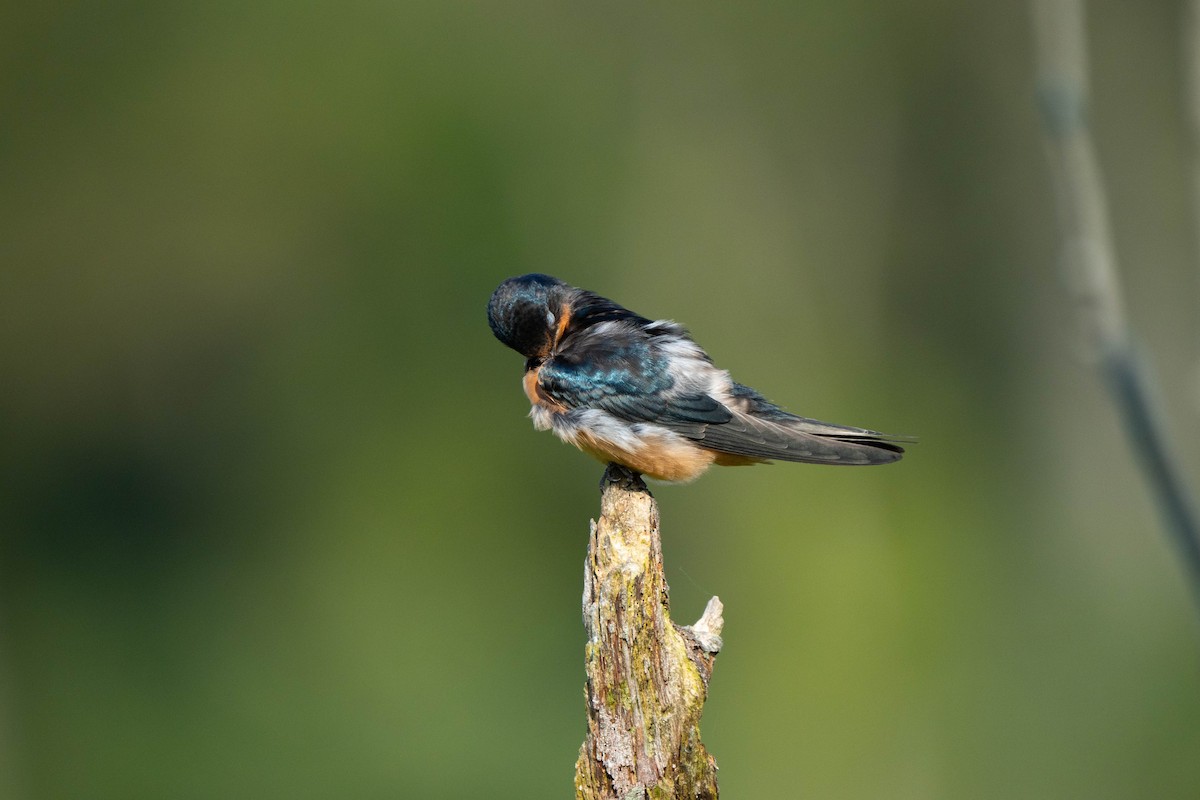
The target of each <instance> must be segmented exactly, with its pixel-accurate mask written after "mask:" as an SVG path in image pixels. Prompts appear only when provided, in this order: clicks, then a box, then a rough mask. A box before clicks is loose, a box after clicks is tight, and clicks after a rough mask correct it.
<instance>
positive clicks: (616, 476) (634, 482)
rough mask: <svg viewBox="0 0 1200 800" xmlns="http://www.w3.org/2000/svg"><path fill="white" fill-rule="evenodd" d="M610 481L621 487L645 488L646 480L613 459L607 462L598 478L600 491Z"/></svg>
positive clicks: (643, 489)
mask: <svg viewBox="0 0 1200 800" xmlns="http://www.w3.org/2000/svg"><path fill="white" fill-rule="evenodd" d="M610 483H615V484H617V485H618V486H620V487H622V488H623V489H635V490H642V491H645V489H646V482H645V481H643V480H642V476H641V474H640V473H638V472H634V471H633V470H631V469H630V468H629V467H627V466H625V465H624V464H618V463H616V462H615V461H611V462H609V464H608V468H607V469H605V470H604V476H603V477H602V478H600V491H601V492H603V491H604V489H605V487H607V486H608V485H609V484H610Z"/></svg>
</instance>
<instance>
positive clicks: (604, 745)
mask: <svg viewBox="0 0 1200 800" xmlns="http://www.w3.org/2000/svg"><path fill="white" fill-rule="evenodd" d="M600 488H601V499H600V519H599V521H598V522H593V523H592V529H591V537H590V539H589V541H588V555H587V564H586V566H585V569H584V578H583V581H584V583H583V624H584V627H585V628H586V629H587V634H588V641H587V648H586V662H587V687H586V695H587V715H588V730H587V737H586V738H585V739H584V742H583V746H582V747H581V748H580V751H579V760H578V761H577V762H576V764H575V796H576V798H578V799H579V800H601V798H603V800H612V799H614V798H615V799H616V800H630V799H631V798H634V799H636V798H644V799H646V800H649V798H655V799H657V798H680V799H682V798H716V797H717V765H716V762H715V761H714V760H713V757H712V756H711V755H709V754H708V751H707V750H706V749H705V748H704V745H703V743H702V742H701V741H700V714H701V712H702V711H703V709H704V700H705V698H706V697H707V695H708V679H709V677H710V676H711V675H712V669H713V659H714V657H715V656H716V653H717V652H718V651H719V650H720V649H721V628H722V626H723V625H724V620H723V618H722V616H721V612H722V606H721V601H720V599H718V598H716V597H714V598H712V599H711V600H709V601H708V607H707V608H706V609H705V610H704V616H702V617H701V618H700V620H699V621H698V622H697V623H696V624H695V625H691V626H684V627H680V626H678V625H676V624H675V623H673V622H671V616H670V603H669V600H668V597H667V582H666V580H665V579H664V578H663V565H662V541H661V539H660V538H659V533H658V506H657V504H656V503H655V502H654V498H653V497H652V496H651V494H650V492H649V491H648V490H647V489H646V484H645V483H643V482H642V480H641V478H640V477H639V476H637V475H635V474H633V473H631V472H630V471H629V470H627V469H625V468H624V467H620V466H617V465H615V464H610V465H609V466H608V469H607V470H606V471H605V473H604V478H603V480H602V481H601V483H600Z"/></svg>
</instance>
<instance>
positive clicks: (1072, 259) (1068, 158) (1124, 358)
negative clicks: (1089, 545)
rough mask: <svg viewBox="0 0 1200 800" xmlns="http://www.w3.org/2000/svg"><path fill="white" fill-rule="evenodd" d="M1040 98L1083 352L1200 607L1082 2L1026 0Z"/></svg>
mask: <svg viewBox="0 0 1200 800" xmlns="http://www.w3.org/2000/svg"><path fill="white" fill-rule="evenodd" d="M1032 5H1033V27H1034V37H1035V47H1036V53H1037V67H1038V73H1037V80H1038V100H1039V105H1040V108H1041V112H1042V120H1043V125H1044V128H1045V134H1046V144H1047V150H1048V152H1049V155H1050V164H1051V168H1052V171H1053V173H1054V183H1055V189H1056V193H1057V198H1058V208H1059V219H1060V220H1061V224H1062V229H1063V240H1064V253H1063V261H1064V266H1065V268H1066V271H1067V284H1068V286H1069V287H1070V291H1071V293H1072V295H1073V299H1074V301H1075V305H1076V307H1077V309H1078V311H1079V318H1080V323H1081V325H1082V326H1083V329H1084V333H1085V335H1086V337H1087V342H1088V346H1089V349H1090V350H1091V352H1092V353H1093V354H1094V355H1095V358H1096V361H1097V364H1098V366H1099V368H1100V370H1101V372H1102V374H1103V377H1104V378H1105V383H1106V385H1107V387H1108V390H1109V392H1110V393H1111V395H1112V399H1113V402H1114V403H1115V404H1116V406H1117V409H1118V411H1119V413H1120V414H1121V417H1122V419H1123V421H1124V423H1125V428H1126V431H1127V432H1128V434H1129V437H1130V442H1131V444H1132V446H1133V449H1134V450H1135V451H1136V452H1137V454H1138V456H1139V459H1140V463H1141V465H1142V468H1143V470H1144V472H1145V474H1146V477H1147V479H1148V480H1149V482H1150V485H1151V488H1152V490H1153V491H1154V493H1155V495H1156V496H1157V499H1158V501H1159V506H1160V508H1161V509H1162V513H1163V516H1164V519H1165V522H1166V527H1167V530H1168V531H1169V533H1170V535H1171V536H1172V538H1173V540H1174V544H1175V546H1176V550H1177V552H1178V553H1179V555H1180V557H1181V558H1182V559H1183V561H1184V568H1185V570H1186V573H1187V578H1188V580H1189V582H1190V584H1191V587H1192V590H1193V592H1194V593H1195V599H1196V601H1197V603H1198V604H1200V523H1198V522H1197V515H1196V506H1195V504H1194V502H1193V501H1192V498H1191V496H1190V495H1189V493H1188V490H1187V488H1186V487H1185V485H1184V481H1183V479H1182V477H1181V475H1180V470H1179V467H1178V464H1177V462H1176V461H1175V459H1174V458H1173V457H1172V455H1171V453H1170V452H1169V450H1168V448H1167V436H1166V434H1165V429H1166V425H1165V424H1164V422H1163V415H1162V412H1161V410H1160V409H1159V408H1158V406H1157V405H1156V404H1155V403H1154V402H1153V391H1152V389H1151V386H1150V382H1149V380H1148V379H1147V377H1146V372H1145V370H1144V369H1143V367H1142V363H1141V358H1140V357H1139V355H1138V353H1137V351H1136V348H1135V347H1134V346H1133V342H1132V336H1131V334H1130V331H1129V325H1128V322H1127V320H1126V317H1125V309H1124V303H1123V302H1122V299H1121V287H1120V282H1119V280H1118V276H1117V263H1116V251H1115V248H1114V247H1113V241H1112V233H1111V231H1110V229H1109V224H1108V218H1109V215H1108V203H1107V200H1106V199H1105V194H1104V185H1103V182H1102V181H1101V178H1100V169H1099V166H1098V162H1097V159H1096V153H1095V147H1094V146H1093V144H1092V138H1091V132H1090V130H1089V127H1088V119H1087V103H1088V82H1087V72H1088V65H1087V43H1086V36H1085V28H1084V14H1083V2H1082V0H1033V3H1032Z"/></svg>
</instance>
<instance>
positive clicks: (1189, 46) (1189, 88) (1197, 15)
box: [1180, 0, 1200, 403]
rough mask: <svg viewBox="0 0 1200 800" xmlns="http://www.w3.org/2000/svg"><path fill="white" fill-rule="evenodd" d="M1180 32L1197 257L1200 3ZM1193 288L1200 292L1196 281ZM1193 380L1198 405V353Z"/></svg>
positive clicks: (1193, 2)
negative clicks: (1190, 150) (1181, 37)
mask: <svg viewBox="0 0 1200 800" xmlns="http://www.w3.org/2000/svg"><path fill="white" fill-rule="evenodd" d="M1180 30H1181V31H1182V36H1183V63H1184V84H1183V89H1184V98H1183V104H1184V107H1185V108H1186V110H1187V121H1188V133H1189V134H1190V143H1191V149H1192V152H1191V159H1192V213H1193V215H1194V219H1193V224H1192V230H1193V232H1194V233H1195V235H1196V241H1195V250H1194V252H1195V254H1196V255H1197V257H1200V0H1187V2H1186V3H1185V5H1184V9H1183V24H1182V26H1181V28H1180ZM1196 289H1197V291H1198V292H1200V282H1198V283H1197V285H1196ZM1197 300H1200V297H1198V298H1197ZM1193 378H1194V381H1195V382H1194V384H1193V385H1194V387H1195V391H1196V401H1197V403H1200V351H1198V352H1197V358H1196V374H1195V375H1194V376H1193Z"/></svg>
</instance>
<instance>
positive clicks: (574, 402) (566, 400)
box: [538, 337, 733, 438]
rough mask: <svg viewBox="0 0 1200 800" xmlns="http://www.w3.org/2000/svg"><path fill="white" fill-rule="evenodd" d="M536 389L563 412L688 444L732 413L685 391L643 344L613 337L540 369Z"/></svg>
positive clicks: (714, 401)
mask: <svg viewBox="0 0 1200 800" xmlns="http://www.w3.org/2000/svg"><path fill="white" fill-rule="evenodd" d="M538 388H539V391H541V392H543V393H544V394H545V395H546V396H547V397H549V398H550V399H551V400H553V401H555V402H556V403H558V404H560V405H562V406H563V407H564V408H567V409H598V410H601V411H605V412H607V413H609V414H612V415H613V416H614V417H617V418H618V419H622V420H625V421H627V422H649V423H654V424H657V425H661V426H663V427H666V428H669V429H671V430H675V431H676V432H678V433H680V434H682V435H684V436H688V437H689V438H691V437H694V436H697V435H700V434H702V432H703V428H704V426H705V425H710V424H719V423H723V422H727V421H729V420H730V419H732V418H733V413H732V412H731V411H730V410H729V409H727V408H726V407H725V406H724V405H722V404H721V402H720V401H718V400H717V399H715V398H713V397H711V396H710V395H708V394H707V393H705V392H701V391H683V390H681V389H680V387H678V386H676V384H675V380H674V378H673V377H672V376H671V372H670V369H669V368H668V366H667V364H666V363H664V361H663V360H662V358H661V357H659V356H658V354H656V353H655V352H654V351H653V347H652V346H651V345H650V344H649V343H648V342H646V341H644V340H640V339H637V338H633V337H630V338H627V339H624V340H621V339H616V338H615V337H614V338H613V339H612V340H610V341H607V342H605V343H603V344H597V345H594V346H590V347H588V348H587V349H586V351H583V350H582V349H580V350H578V351H577V352H566V353H560V354H559V355H556V356H554V357H552V358H550V359H549V360H547V361H546V362H545V363H544V364H542V365H541V367H539V368H538Z"/></svg>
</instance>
